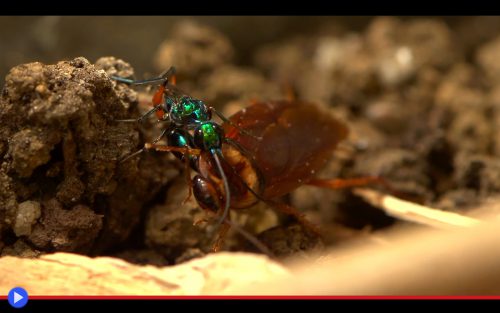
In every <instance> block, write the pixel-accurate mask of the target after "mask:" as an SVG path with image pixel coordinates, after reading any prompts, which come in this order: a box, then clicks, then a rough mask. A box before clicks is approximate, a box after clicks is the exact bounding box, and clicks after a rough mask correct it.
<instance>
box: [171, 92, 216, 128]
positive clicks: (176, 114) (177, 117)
mask: <svg viewBox="0 0 500 313" xmlns="http://www.w3.org/2000/svg"><path fill="white" fill-rule="evenodd" d="M170 114H171V117H172V119H173V120H174V121H176V122H178V123H182V124H186V123H199V122H204V121H208V120H210V114H209V113H208V112H207V109H206V105H205V104H204V103H203V101H201V100H196V99H193V98H191V97H187V96H185V97H182V98H181V99H180V101H179V102H177V103H175V104H174V105H172V109H171V111H170Z"/></svg>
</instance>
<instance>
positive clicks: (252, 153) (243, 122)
mask: <svg viewBox="0 0 500 313" xmlns="http://www.w3.org/2000/svg"><path fill="white" fill-rule="evenodd" d="M230 120H231V122H232V123H234V124H236V125H238V127H240V128H242V129H244V130H245V131H246V132H248V133H250V134H252V135H254V136H255V137H260V140H259V139H258V138H254V137H252V136H248V134H245V133H242V132H240V131H239V130H238V129H236V128H235V127H232V126H231V125H228V124H225V125H224V130H225V131H226V137H227V138H230V139H232V140H233V141H236V142H237V143H238V144H239V145H240V146H241V147H242V148H243V150H245V152H246V153H247V155H248V156H249V157H251V158H252V159H253V161H254V164H255V166H256V167H257V168H258V170H259V171H260V173H261V175H262V177H263V179H264V184H265V187H264V194H263V196H264V197H265V198H274V197H278V196H282V195H284V194H287V193H289V192H291V191H292V190H294V189H295V188H297V187H299V186H300V185H302V184H304V183H305V182H307V181H308V180H309V179H311V178H312V177H313V176H314V175H315V173H316V172H317V171H319V170H320V169H321V168H322V167H323V166H324V165H325V163H326V162H327V160H328V159H329V157H331V155H332V152H333V150H334V149H335V147H336V146H337V144H338V143H339V142H340V141H341V140H343V139H344V138H345V137H346V136H347V134H348V130H347V127H346V126H345V125H344V124H343V123H341V122H340V121H339V120H337V119H335V118H334V117H333V116H331V115H330V114H328V113H327V112H323V111H321V110H320V109H319V108H317V107H316V106H315V105H314V104H310V103H304V102H290V101H274V102H258V103H255V104H253V105H251V106H249V107H248V108H246V109H243V110H241V111H239V112H237V113H236V114H235V115H233V116H232V117H231V118H230Z"/></svg>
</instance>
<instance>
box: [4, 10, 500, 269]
mask: <svg viewBox="0 0 500 313" xmlns="http://www.w3.org/2000/svg"><path fill="white" fill-rule="evenodd" d="M488 21H489V20H485V22H486V23H488ZM473 23H474V25H475V26H474V29H475V30H476V31H477V29H481V27H480V25H479V24H480V22H479V21H478V20H474V21H473ZM467 29H469V28H468V27H467V25H460V26H459V27H458V28H456V29H451V28H450V27H449V26H448V25H447V24H445V23H444V22H441V21H440V20H439V19H435V18H423V19H422V18H420V19H408V20H401V19H398V18H393V17H390V18H377V19H374V20H373V22H372V23H371V24H370V25H369V26H368V27H367V28H366V29H365V30H364V31H363V32H359V33H352V32H348V31H346V30H345V29H343V28H342V27H339V26H338V25H334V24H327V25H324V26H323V27H321V28H320V29H318V32H317V34H313V35H309V36H295V37H291V38H289V39H286V40H284V41H280V42H273V43H271V44H268V45H264V46H257V47H255V49H254V51H253V54H254V61H253V63H252V64H244V65H240V64H235V63H234V61H233V60H234V59H235V57H234V56H235V54H237V53H238V47H234V46H233V45H232V44H231V42H230V41H229V40H228V39H227V37H226V36H225V35H224V34H223V33H221V32H219V31H217V30H215V29H212V28H209V27H207V26H204V25H199V24H196V23H193V22H189V21H185V22H182V23H180V24H179V25H178V26H177V27H174V28H173V29H172V32H171V35H170V36H169V37H168V38H166V40H165V41H164V42H163V43H161V45H160V46H159V50H158V51H157V53H156V57H155V60H154V63H155V64H156V66H157V67H158V68H157V70H158V73H160V72H162V71H164V70H165V69H166V68H168V67H169V66H171V65H174V66H176V67H177V71H178V83H179V87H180V88H181V89H182V90H184V91H185V92H186V93H188V94H190V95H192V96H194V97H197V98H199V99H203V100H204V101H206V103H207V104H209V105H211V106H214V107H215V108H217V109H219V110H221V111H222V112H223V113H224V114H226V115H230V114H232V113H234V112H235V111H237V110H239V109H241V108H243V107H245V106H247V105H249V103H250V102H251V101H252V100H262V101H265V100H268V99H282V98H284V97H285V96H287V95H290V94H294V95H295V97H296V98H298V99H305V100H308V101H312V102H316V103H317V104H318V105H319V106H321V107H322V108H323V109H324V110H326V111H331V112H332V113H333V114H335V115H337V116H338V117H339V118H341V119H342V120H344V121H345V122H346V123H347V125H348V126H349V128H350V136H349V138H348V139H347V140H346V141H345V142H343V143H342V144H341V146H340V147H339V148H338V149H337V151H336V152H335V155H334V156H333V157H332V160H331V162H330V163H329V164H328V165H327V166H326V167H325V168H324V169H323V171H322V172H321V173H319V175H318V176H319V177H322V178H348V177H358V176H367V175H370V176H373V175H377V176H382V177H384V178H385V179H386V180H387V181H389V182H390V183H391V185H392V187H393V188H395V189H396V190H398V191H399V192H400V193H401V194H407V195H409V196H410V197H411V198H413V199H418V200H419V201H420V202H422V203H425V204H427V205H430V206H434V207H438V208H441V209H444V210H452V211H466V210H467V209H468V208H472V207H474V206H476V205H478V204H479V203H481V202H482V201H484V200H485V199H486V198H488V197H490V196H493V195H496V194H498V193H499V192H500V177H498V173H499V169H500V163H499V159H498V157H499V155H500V139H499V138H500V137H499V136H497V135H496V134H497V133H498V132H499V130H500V129H499V127H500V126H499V125H500V123H499V121H500V89H499V88H498V87H497V82H498V80H499V79H500V75H499V71H498V64H497V63H498V62H497V61H496V60H497V59H498V58H497V57H496V56H498V55H500V43H499V42H500V39H499V38H494V37H492V36H486V37H484V38H483V37H482V39H481V40H476V37H475V36H472V35H470V34H469V35H467ZM109 75H118V76H122V77H133V76H134V73H133V70H132V68H131V67H130V65H128V64H127V63H125V62H124V61H121V60H116V59H114V58H103V59H100V60H98V61H97V62H96V63H95V65H92V64H90V63H89V62H88V61H86V60H85V59H83V58H77V59H74V60H72V61H67V62H60V63H58V64H56V65H42V64H40V63H31V64H25V65H21V66H18V67H15V68H13V69H12V70H11V72H10V74H9V75H8V76H7V78H6V85H5V87H4V89H3V93H2V97H1V100H0V157H1V158H2V159H1V160H2V164H1V168H0V186H1V187H2V188H1V189H0V205H1V210H0V234H1V245H0V248H3V250H2V253H3V254H18V255H27V256H30V255H33V254H36V253H38V252H49V251H56V250H58V251H60V250H62V251H74V252H79V253H87V254H88V253H93V254H112V255H116V256H119V257H122V258H125V259H127V260H131V261H134V262H138V263H148V262H149V263H150V264H162V263H178V262H183V261H186V260H189V259H191V258H195V257H199V256H201V255H203V254H205V253H208V252H209V251H210V246H211V243H212V242H213V239H214V236H215V234H216V229H213V227H212V226H211V225H208V226H205V225H201V226H196V227H195V226H193V222H194V221H197V220H201V219H203V218H204V217H205V213H204V212H203V211H202V210H201V209H200V208H199V206H198V205H197V204H196V202H195V201H194V200H193V199H190V200H189V201H185V202H184V201H183V200H184V199H185V197H186V195H187V194H188V184H187V182H186V180H185V177H184V175H180V176H179V177H178V178H177V179H175V180H174V179H173V178H174V176H177V175H178V174H179V172H180V171H181V170H182V168H183V164H181V163H180V162H177V161H176V160H175V159H174V158H173V157H172V156H170V155H168V154H167V155H166V154H162V153H155V152H149V153H144V154H142V155H141V156H139V157H136V158H132V159H129V160H127V161H126V162H123V163H120V162H119V160H120V159H121V158H122V157H124V156H126V155H128V154H130V153H132V152H134V151H135V150H137V149H139V148H140V147H141V145H142V144H143V143H144V142H147V141H151V140H153V139H154V138H155V137H156V136H158V134H159V133H160V131H161V129H162V128H163V127H164V125H163V124H161V123H159V124H158V123H154V121H149V122H145V124H144V125H143V126H141V127H136V126H134V125H133V124H130V123H128V124H127V123H118V122H116V121H115V120H116V119H124V118H137V117H139V116H140V115H141V114H143V113H144V112H146V111H147V110H148V109H149V107H148V101H149V97H150V93H151V92H149V91H148V90H147V89H137V90H138V92H139V95H137V93H136V92H135V91H133V90H131V89H130V88H129V87H128V86H126V85H125V84H121V83H119V84H117V83H115V82H114V81H112V80H111V79H110V78H109ZM137 76H138V77H141V75H137ZM141 78H142V77H141ZM374 188H378V187H374ZM282 200H283V201H286V202H288V203H290V204H292V205H293V206H295V207H297V208H299V209H300V210H301V211H303V212H305V213H306V215H307V216H308V217H309V219H310V220H311V221H312V222H314V223H316V224H319V225H320V227H322V228H323V229H324V230H325V233H326V234H327V237H326V238H323V240H322V242H323V243H322V242H321V240H320V239H318V238H317V237H314V236H312V235H311V234H310V233H308V232H307V231H306V230H304V229H303V228H302V227H300V225H297V224H296V222H295V221H294V220H293V219H292V218H290V217H287V216H285V215H282V214H278V213H276V212H274V211H272V210H271V209H269V208H266V207H264V208H263V207H262V204H261V205H260V206H259V207H258V208H252V209H249V210H247V211H244V212H241V213H238V212H235V213H234V216H233V220H235V221H237V222H238V223H239V224H240V225H242V227H244V228H245V229H247V230H249V231H251V232H252V233H254V234H255V235H256V236H258V237H259V238H260V239H261V240H262V241H263V242H265V243H266V245H267V246H268V247H270V248H271V250H272V251H273V253H274V254H276V255H278V256H280V257H286V256H289V255H296V254H297V253H302V252H304V251H309V250H311V249H321V247H323V246H324V245H326V246H328V245H334V244H338V243H339V242H341V241H343V240H347V239H348V238H351V237H356V236H359V235H365V234H366V233H367V231H370V230H377V229H383V228H386V227H389V226H391V225H393V224H394V223H396V222H397V221H395V220H394V219H392V218H390V217H388V216H386V215H384V214H383V213H381V212H380V211H379V210H378V209H376V208H373V207H371V206H370V205H369V204H367V203H365V202H364V201H362V200H361V199H360V198H358V197H356V196H354V195H352V194H351V193H350V191H349V190H343V191H332V190H325V189H318V188H312V187H306V186H304V187H301V188H299V189H298V190H296V191H294V192H293V193H292V194H290V195H289V196H287V197H285V198H284V199H282ZM264 212H265V213H264ZM240 237H241V236H237V235H234V234H232V235H230V236H229V238H228V240H227V243H226V245H225V249H228V250H245V249H248V250H253V251H255V249H254V248H249V246H248V242H245V241H244V240H242V239H241V238H240Z"/></svg>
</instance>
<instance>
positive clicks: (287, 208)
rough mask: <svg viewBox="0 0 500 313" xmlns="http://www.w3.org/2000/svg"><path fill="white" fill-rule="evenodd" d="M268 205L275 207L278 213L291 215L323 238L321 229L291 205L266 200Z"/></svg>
mask: <svg viewBox="0 0 500 313" xmlns="http://www.w3.org/2000/svg"><path fill="white" fill-rule="evenodd" d="M265 202H266V203H267V204H268V205H270V206H272V207H274V208H275V209H277V210H278V211H280V212H282V213H285V214H287V215H291V216H293V217H294V218H296V219H297V221H298V222H299V223H300V224H301V225H302V226H304V227H305V228H306V229H307V230H309V231H311V232H312V233H314V234H315V235H318V236H319V237H323V234H322V232H321V229H320V228H319V227H318V226H317V225H314V224H313V223H311V222H310V221H309V220H308V219H307V218H306V216H305V214H304V213H302V212H300V211H299V210H297V209H296V208H294V207H292V206H291V205H288V204H285V203H281V202H276V201H271V200H266V201H265Z"/></svg>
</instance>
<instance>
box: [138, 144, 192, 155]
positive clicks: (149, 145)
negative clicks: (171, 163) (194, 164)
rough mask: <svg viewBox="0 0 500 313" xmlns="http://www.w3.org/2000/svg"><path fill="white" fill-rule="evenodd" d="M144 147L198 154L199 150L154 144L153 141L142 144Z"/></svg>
mask: <svg viewBox="0 0 500 313" xmlns="http://www.w3.org/2000/svg"><path fill="white" fill-rule="evenodd" d="M144 149H146V150H156V151H162V152H180V153H183V154H187V153H189V154H192V155H200V153H201V150H200V149H196V148H194V149H192V148H187V147H176V146H166V145H156V144H153V143H145V144H144Z"/></svg>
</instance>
